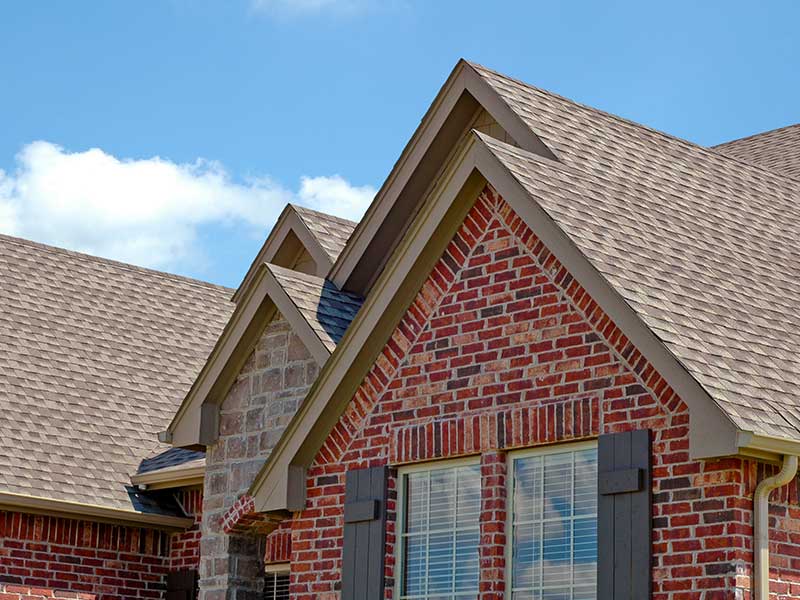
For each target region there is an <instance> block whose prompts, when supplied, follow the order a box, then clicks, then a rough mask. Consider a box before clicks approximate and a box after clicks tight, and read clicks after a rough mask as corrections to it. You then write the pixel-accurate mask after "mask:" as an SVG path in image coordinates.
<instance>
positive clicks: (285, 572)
mask: <svg viewBox="0 0 800 600" xmlns="http://www.w3.org/2000/svg"><path fill="white" fill-rule="evenodd" d="M266 570H267V573H266V576H265V578H264V600H289V565H288V564H281V565H267V567H266Z"/></svg>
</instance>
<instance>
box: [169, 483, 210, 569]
mask: <svg viewBox="0 0 800 600" xmlns="http://www.w3.org/2000/svg"><path fill="white" fill-rule="evenodd" d="M178 502H180V504H181V506H182V507H183V511H184V512H185V513H186V514H187V515H191V516H192V517H193V518H194V525H193V526H192V527H191V528H190V529H187V530H186V531H181V532H178V533H173V534H172V535H171V536H170V543H169V570H170V571H181V570H184V569H192V570H197V568H198V566H199V565H200V535H201V532H200V526H201V523H202V520H203V489H202V488H190V489H183V490H180V491H179V492H178Z"/></svg>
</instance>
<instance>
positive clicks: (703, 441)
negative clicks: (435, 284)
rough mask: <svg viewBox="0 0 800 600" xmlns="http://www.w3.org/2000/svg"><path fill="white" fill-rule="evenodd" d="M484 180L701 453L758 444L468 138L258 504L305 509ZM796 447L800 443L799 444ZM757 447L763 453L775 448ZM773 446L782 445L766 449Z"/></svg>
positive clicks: (280, 455)
mask: <svg viewBox="0 0 800 600" xmlns="http://www.w3.org/2000/svg"><path fill="white" fill-rule="evenodd" d="M486 183H490V184H491V185H492V186H493V187H494V188H495V189H496V190H497V192H498V193H499V194H500V195H501V196H502V197H503V198H504V199H505V201H506V202H508V203H509V205H510V206H511V207H512V208H513V209H514V210H515V211H516V213H517V214H518V215H519V216H520V218H522V219H523V220H524V221H525V222H526V224H527V225H528V226H529V227H530V228H531V229H532V230H533V232H534V233H535V234H536V235H537V236H538V237H539V239H541V240H542V242H543V243H544V244H545V245H546V246H547V247H548V249H549V250H550V251H551V252H552V253H553V254H554V255H555V256H556V257H557V258H558V259H559V261H561V263H562V264H563V265H564V266H565V267H566V268H567V269H568V270H569V272H570V273H571V274H572V276H573V277H574V278H575V279H576V280H577V281H578V282H579V283H580V284H581V285H582V286H583V287H584V289H585V290H586V291H587V292H588V293H589V295H590V296H591V297H592V298H593V299H594V300H595V301H596V302H597V304H598V305H599V306H600V307H601V308H602V309H603V311H605V313H606V314H607V315H608V316H609V317H610V318H611V319H612V320H613V321H614V323H615V324H616V325H617V326H618V327H619V328H620V329H621V330H622V332H623V333H624V334H625V335H626V336H627V337H628V338H629V339H630V340H631V342H632V343H633V344H634V345H635V346H636V347H637V348H638V349H639V351H640V352H641V353H642V354H643V355H644V356H645V357H646V358H647V360H648V361H649V362H650V363H651V364H652V365H653V367H654V368H655V369H656V370H657V371H658V372H659V373H660V374H661V375H662V377H664V379H665V380H666V381H667V383H668V384H669V385H670V386H671V387H672V389H673V390H675V392H676V393H677V394H678V395H679V396H680V397H681V398H682V399H683V400H684V402H685V403H686V404H687V405H688V406H689V410H690V414H691V418H690V452H691V455H692V456H693V457H695V458H707V457H720V456H730V455H736V454H746V453H747V452H746V451H747V447H746V445H747V444H750V443H753V442H756V441H761V442H763V440H760V438H759V439H758V440H757V439H755V438H753V437H752V436H751V437H748V436H747V435H742V432H739V431H737V429H736V427H735V426H734V424H733V423H732V421H731V420H730V419H729V418H728V416H727V415H725V413H724V412H723V411H722V410H721V409H720V407H719V406H718V405H717V404H716V403H715V402H714V401H713V400H712V398H711V397H710V396H709V395H708V393H707V392H706V391H705V390H704V389H703V388H702V387H701V386H700V384H699V383H698V382H697V380H696V379H694V378H693V377H692V376H691V375H690V374H689V372H688V371H687V370H686V369H685V368H684V367H683V365H682V364H680V363H679V362H678V360H677V359H676V358H675V356H674V355H673V354H672V353H671V352H670V351H669V350H668V349H667V347H666V346H665V345H664V344H663V343H662V342H661V340H659V339H658V338H657V337H656V336H655V334H654V333H653V332H652V330H651V329H650V328H648V327H647V325H645V323H644V322H643V321H642V320H641V319H640V317H639V316H638V315H637V314H636V313H635V312H634V310H633V309H632V308H631V306H630V305H628V304H627V303H626V302H625V300H624V299H623V298H622V297H621V296H620V295H619V293H618V292H616V290H614V289H613V288H612V286H611V285H610V284H609V283H608V281H607V280H606V279H605V278H604V277H603V276H602V275H601V274H600V273H599V272H598V271H597V269H596V268H595V267H594V266H593V265H592V264H591V263H590V262H589V261H588V260H587V258H586V257H585V256H584V255H583V254H582V253H581V251H580V250H579V249H578V248H577V246H576V245H575V244H574V243H573V242H572V240H570V238H569V237H568V236H567V234H566V233H565V232H564V231H563V230H562V229H561V228H560V227H559V226H558V225H557V224H556V223H555V222H554V221H553V220H552V218H551V217H550V216H549V215H548V214H547V212H546V211H545V210H544V209H543V208H542V207H541V206H540V204H539V203H538V202H536V199H535V198H533V197H531V196H530V194H529V193H528V192H527V191H526V190H525V189H524V188H523V186H522V185H521V184H520V182H519V181H517V180H516V179H515V178H514V176H513V175H512V174H511V173H510V172H509V171H508V169H506V168H505V166H504V165H503V164H502V163H501V162H500V160H499V159H498V158H497V157H496V156H495V155H494V154H493V153H492V151H491V150H490V149H489V148H488V147H487V146H486V145H485V144H484V143H483V142H482V141H481V140H480V138H479V137H478V136H475V135H472V136H470V137H469V138H468V140H467V141H466V142H465V143H464V144H463V145H462V147H461V148H460V149H459V152H458V155H457V156H456V157H455V159H454V160H453V162H452V164H451V166H450V168H449V169H448V170H447V172H446V173H445V174H444V175H443V176H442V177H441V178H440V179H439V181H438V183H437V186H436V188H435V189H434V190H433V192H432V193H431V194H430V196H429V199H428V201H427V202H426V203H425V205H424V206H423V208H422V210H421V211H420V212H419V213H418V214H417V215H416V217H415V219H414V220H413V223H412V225H411V226H410V228H409V229H408V232H407V234H406V235H405V236H404V238H403V240H402V241H401V243H400V244H399V246H398V247H397V249H396V251H395V252H394V253H393V255H392V257H391V259H390V261H389V262H388V264H387V266H386V268H385V269H384V270H383V272H382V274H381V276H380V277H379V279H378V280H377V281H376V283H375V285H374V286H373V289H372V291H371V293H370V295H369V296H368V298H367V300H366V302H365V304H364V306H363V307H362V309H361V312H359V314H358V316H357V317H356V319H355V320H354V321H353V323H352V324H351V325H350V328H349V329H348V331H347V334H346V335H345V337H344V338H343V339H342V341H341V342H340V343H339V345H338V346H337V349H336V351H335V352H334V353H333V355H332V356H331V359H330V360H329V361H328V363H326V365H325V366H324V367H323V369H322V370H321V372H320V375H319V377H318V379H317V381H316V382H315V384H314V386H313V387H312V388H311V390H310V391H309V394H308V396H307V397H306V400H305V402H304V403H303V405H302V406H301V408H300V409H299V410H298V412H297V413H296V415H295V417H294V419H293V420H292V421H291V423H290V424H289V426H288V427H287V429H286V431H285V432H284V434H283V437H282V438H281V439H280V441H279V443H278V445H277V446H276V447H275V449H274V450H273V452H272V454H271V455H270V457H269V459H268V461H267V462H266V464H265V465H264V467H263V468H262V470H261V472H260V473H259V474H258V476H257V477H256V479H255V481H254V483H253V485H252V487H251V489H250V494H251V495H252V496H253V498H254V499H255V502H256V509H257V510H259V511H265V512H273V511H274V512H275V513H283V512H285V511H287V510H288V511H295V510H300V509H302V508H303V507H304V506H305V472H306V469H307V467H308V466H309V465H310V464H311V462H312V461H313V460H314V457H315V456H316V454H317V452H318V451H319V449H320V447H321V446H322V444H323V443H324V441H325V439H326V437H327V435H328V433H329V432H330V431H331V429H332V428H333V426H334V425H335V424H336V422H337V421H338V419H339V417H340V416H341V414H342V413H343V412H344V410H345V408H346V407H347V405H348V403H349V402H350V399H351V398H352V396H353V394H354V392H355V390H356V389H357V387H358V385H360V383H361V381H362V380H363V378H364V376H365V375H366V373H367V372H368V369H369V368H370V366H371V364H372V362H373V361H374V359H375V357H376V356H377V354H378V353H379V352H380V350H381V349H382V347H383V345H384V344H385V343H386V341H387V340H388V339H389V336H390V335H391V332H392V331H393V329H394V327H395V326H396V324H397V323H398V322H399V320H400V318H401V317H402V315H403V313H404V312H405V310H406V309H407V308H408V306H409V304H410V303H411V301H412V300H413V298H414V296H415V295H416V293H417V291H418V290H419V289H420V287H421V286H422V284H423V282H424V281H425V279H426V278H427V276H428V274H429V272H430V270H431V269H432V267H433V266H434V264H435V262H436V260H438V258H439V257H440V256H441V253H442V252H443V250H444V248H445V247H446V245H447V243H449V241H450V240H451V239H452V236H453V235H454V234H455V232H456V230H457V229H458V227H459V226H460V225H461V223H462V221H463V218H464V216H465V215H466V213H467V211H468V210H469V209H470V208H471V206H472V205H473V203H474V201H475V200H476V198H477V196H478V194H479V193H480V191H481V190H482V189H483V186H484V185H485V184H486ZM795 447H796V448H795V449H796V450H800V447H797V445H795ZM764 448H765V449H764V450H759V449H757V448H754V449H753V452H758V453H759V454H760V455H761V457H762V458H768V457H769V451H768V450H769V449H768V448H767V446H764ZM769 448H773V449H775V448H776V447H774V446H770V447H769Z"/></svg>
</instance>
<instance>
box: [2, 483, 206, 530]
mask: <svg viewBox="0 0 800 600" xmlns="http://www.w3.org/2000/svg"><path fill="white" fill-rule="evenodd" d="M0 510H9V511H14V512H23V513H32V514H40V515H46V516H49V517H65V518H67V519H83V520H90V521H103V522H106V523H115V524H122V525H133V526H137V527H141V526H143V525H145V526H149V527H153V528H156V529H166V530H169V531H182V530H185V529H189V528H190V527H192V526H193V525H194V519H188V518H186V517H173V516H170V515H159V514H148V513H140V512H136V511H133V510H125V509H121V508H108V507H106V506H99V505H97V504H83V503H81V502H70V501H68V500H53V499H51V498H41V497H38V496H28V495H27V494H13V493H10V492H0Z"/></svg>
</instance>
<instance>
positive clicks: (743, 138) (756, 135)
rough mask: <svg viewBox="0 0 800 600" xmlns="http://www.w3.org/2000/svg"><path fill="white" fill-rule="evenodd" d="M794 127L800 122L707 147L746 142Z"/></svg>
mask: <svg viewBox="0 0 800 600" xmlns="http://www.w3.org/2000/svg"><path fill="white" fill-rule="evenodd" d="M795 127H797V128H800V123H792V124H791V125H782V126H781V127H775V128H773V129H767V130H766V131H762V132H760V133H751V134H750V135H746V136H744V137H740V138H735V139H732V140H728V141H727V142H721V143H719V144H714V145H713V146H708V147H709V148H713V149H717V148H722V146H727V145H728V144H736V143H737V142H746V141H747V140H752V139H754V138H757V137H761V136H765V135H770V134H772V133H777V132H779V131H783V130H784V129H794V128H795Z"/></svg>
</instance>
